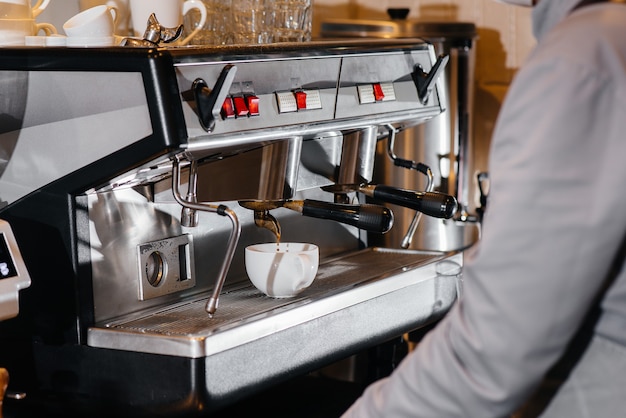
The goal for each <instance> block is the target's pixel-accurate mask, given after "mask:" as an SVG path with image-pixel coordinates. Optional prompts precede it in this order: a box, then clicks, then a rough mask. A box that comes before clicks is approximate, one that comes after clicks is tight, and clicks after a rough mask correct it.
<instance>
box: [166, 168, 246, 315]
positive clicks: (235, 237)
mask: <svg viewBox="0 0 626 418" xmlns="http://www.w3.org/2000/svg"><path fill="white" fill-rule="evenodd" d="M180 171H181V167H180V161H179V159H178V157H177V158H174V162H173V165H172V193H173V194H174V199H175V200H176V202H178V203H179V204H180V205H181V206H183V208H188V209H190V210H200V211H204V212H211V213H217V214H218V215H221V216H228V218H229V219H230V221H231V222H232V224H233V230H232V232H231V233H230V236H229V238H228V245H227V248H226V257H225V258H224V262H223V263H222V266H221V267H220V271H219V274H218V276H217V280H216V281H215V287H214V288H213V294H212V295H211V297H210V298H209V300H208V301H207V304H206V307H205V310H206V311H207V312H208V314H209V317H211V318H212V317H213V314H214V313H215V311H216V310H217V305H218V302H219V296H220V293H221V292H222V287H224V282H225V281H226V274H227V273H228V269H229V268H230V264H231V263H232V261H233V256H234V255H235V249H236V248H237V242H238V241H239V236H240V235H241V225H240V224H239V220H238V219H237V215H236V214H235V212H234V211H233V210H232V209H230V208H228V206H225V205H219V206H215V205H209V204H207V203H200V202H189V201H187V200H185V199H183V197H182V195H181V193H180Z"/></svg>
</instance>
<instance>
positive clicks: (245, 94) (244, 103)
mask: <svg viewBox="0 0 626 418" xmlns="http://www.w3.org/2000/svg"><path fill="white" fill-rule="evenodd" d="M229 93H230V94H229V95H228V96H227V97H226V99H224V103H223V104H222V109H221V111H220V114H221V115H222V119H233V118H237V119H239V118H247V117H248V116H259V115H260V114H261V111H260V107H259V98H258V97H257V95H256V94H255V93H254V85H253V83H252V81H245V82H242V83H239V82H238V83H233V84H232V86H231V88H230V92H229Z"/></svg>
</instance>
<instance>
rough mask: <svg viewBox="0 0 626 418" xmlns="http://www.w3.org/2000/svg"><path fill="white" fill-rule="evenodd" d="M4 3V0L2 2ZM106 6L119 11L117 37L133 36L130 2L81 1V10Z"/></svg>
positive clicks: (110, 0) (109, 0) (123, 0)
mask: <svg viewBox="0 0 626 418" xmlns="http://www.w3.org/2000/svg"><path fill="white" fill-rule="evenodd" d="M0 1H2V0H0ZM101 4H105V5H107V6H112V7H115V8H116V9H117V11H118V12H119V16H118V18H117V23H116V26H115V35H118V36H132V33H131V32H130V31H131V25H130V9H129V8H128V0H79V2H78V5H79V7H80V10H81V11H82V10H87V9H90V8H92V7H95V6H99V5H101Z"/></svg>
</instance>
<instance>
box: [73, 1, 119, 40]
mask: <svg viewBox="0 0 626 418" xmlns="http://www.w3.org/2000/svg"><path fill="white" fill-rule="evenodd" d="M117 13H118V11H117V9H116V8H115V7H111V6H107V5H100V6H95V7H91V8H89V9H87V10H83V11H82V12H80V13H78V14H77V15H74V16H73V17H71V18H70V19H68V20H67V21H66V22H65V23H64V24H63V30H64V31H65V33H66V34H67V36H68V37H80V38H104V37H112V36H113V33H114V32H115V23H116V22H117V17H118V15H117Z"/></svg>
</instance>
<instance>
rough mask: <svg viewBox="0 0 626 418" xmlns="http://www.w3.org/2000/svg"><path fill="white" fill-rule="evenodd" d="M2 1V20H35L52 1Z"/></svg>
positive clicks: (0, 15) (0, 10)
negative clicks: (33, 2)
mask: <svg viewBox="0 0 626 418" xmlns="http://www.w3.org/2000/svg"><path fill="white" fill-rule="evenodd" d="M31 3H32V1H31V0H0V19H33V18H35V17H37V16H39V15H40V14H41V12H43V11H44V9H45V8H46V6H48V3H50V0H37V2H35V4H34V5H32V4H31Z"/></svg>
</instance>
